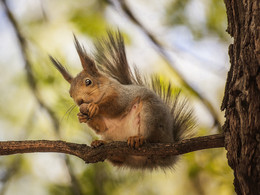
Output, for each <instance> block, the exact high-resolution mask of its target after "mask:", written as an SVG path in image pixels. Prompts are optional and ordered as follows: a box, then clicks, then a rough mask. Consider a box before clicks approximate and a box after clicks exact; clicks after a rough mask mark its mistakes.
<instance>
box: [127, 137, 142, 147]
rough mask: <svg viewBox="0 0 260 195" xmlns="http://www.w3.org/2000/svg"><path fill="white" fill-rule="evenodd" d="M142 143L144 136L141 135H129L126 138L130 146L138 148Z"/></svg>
mask: <svg viewBox="0 0 260 195" xmlns="http://www.w3.org/2000/svg"><path fill="white" fill-rule="evenodd" d="M143 144H144V137H143V136H141V135H137V136H131V137H129V138H128V139H127V145H128V146H130V147H131V148H135V149H137V148H139V147H140V146H142V145H143Z"/></svg>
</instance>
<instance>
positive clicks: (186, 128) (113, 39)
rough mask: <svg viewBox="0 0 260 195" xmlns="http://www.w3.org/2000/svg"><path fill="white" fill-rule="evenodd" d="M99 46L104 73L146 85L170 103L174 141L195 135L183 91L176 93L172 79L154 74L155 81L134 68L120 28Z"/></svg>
mask: <svg viewBox="0 0 260 195" xmlns="http://www.w3.org/2000/svg"><path fill="white" fill-rule="evenodd" d="M95 47H96V53H95V60H96V61H97V63H98V67H99V69H101V70H102V71H103V72H104V73H106V74H108V75H109V76H111V77H112V78H114V79H116V80H117V81H118V82H120V83H121V84H123V85H131V84H135V85H141V86H144V85H145V86H147V87H148V88H150V89H152V90H153V91H154V92H155V93H156V94H157V95H158V96H159V97H160V98H161V99H162V100H163V102H165V104H166V105H168V107H169V109H170V111H171V115H172V117H173V119H174V120H173V125H172V126H173V129H172V131H173V136H174V141H176V142H177V141H180V140H182V139H185V138H188V137H191V136H192V135H193V129H194V126H195V119H194V116H193V113H192V109H190V108H189V106H188V104H187V103H188V102H187V99H185V98H181V97H180V92H179V91H178V92H177V93H176V92H175V91H176V90H174V89H173V87H172V86H171V84H170V83H168V84H165V83H163V82H162V81H161V80H160V79H159V77H152V79H151V81H148V79H145V77H144V76H142V75H141V74H140V73H139V71H138V69H137V68H136V67H134V70H133V71H131V69H130V67H129V65H128V62H127V57H126V53H125V45H124V39H123V37H122V35H121V33H120V32H119V31H118V32H116V33H112V32H111V31H108V38H107V39H105V38H103V39H100V40H98V41H97V42H96V44H95Z"/></svg>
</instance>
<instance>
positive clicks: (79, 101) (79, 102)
mask: <svg viewBox="0 0 260 195" xmlns="http://www.w3.org/2000/svg"><path fill="white" fill-rule="evenodd" d="M76 103H77V104H78V106H80V105H81V104H82V103H83V99H81V98H80V99H77V100H76Z"/></svg>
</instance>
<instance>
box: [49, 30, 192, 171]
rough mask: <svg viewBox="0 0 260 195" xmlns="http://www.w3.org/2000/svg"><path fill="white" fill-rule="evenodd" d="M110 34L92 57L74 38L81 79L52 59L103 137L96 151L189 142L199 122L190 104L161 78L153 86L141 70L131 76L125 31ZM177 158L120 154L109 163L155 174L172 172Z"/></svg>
mask: <svg viewBox="0 0 260 195" xmlns="http://www.w3.org/2000/svg"><path fill="white" fill-rule="evenodd" d="M107 34H108V36H107V38H103V39H100V40H99V41H98V42H97V43H96V44H95V50H96V52H95V53H94V55H92V56H91V55H89V54H88V53H87V52H86V50H85V48H84V47H83V46H81V45H80V43H79V42H78V40H77V38H76V36H75V35H74V44H75V47H76V50H77V53H78V55H79V58H80V61H81V65H82V67H83V70H82V71H81V72H80V73H79V74H78V75H77V76H76V77H72V76H71V75H70V73H69V72H68V71H67V70H66V69H65V68H64V66H63V65H62V64H61V63H60V62H59V61H58V60H56V59H54V58H53V57H51V56H50V59H51V61H52V63H53V64H54V66H55V67H56V68H57V69H58V71H59V72H60V73H61V74H62V76H63V77H64V79H65V80H66V81H68V82H69V83H70V90H69V93H70V96H71V97H72V98H73V100H74V101H75V103H76V104H77V105H78V107H79V110H80V112H79V113H78V119H79V122H80V123H87V125H88V126H89V127H90V128H91V129H93V130H94V131H95V132H96V133H97V134H99V135H101V137H102V140H95V141H93V142H92V143H91V146H92V147H98V146H100V145H102V144H105V143H107V142H111V141H127V144H128V145H129V146H130V147H132V148H139V147H141V146H142V145H143V144H144V143H145V142H149V143H174V142H178V141H180V140H183V139H185V138H187V137H190V133H191V132H192V129H193V127H194V124H195V123H194V116H193V113H192V109H190V108H189V107H188V105H187V100H186V99H183V100H180V95H179V93H177V94H176V95H174V93H173V87H172V86H171V84H170V83H169V84H164V83H162V81H161V80H160V79H159V77H152V78H151V79H150V82H148V81H147V79H145V78H144V77H143V76H141V74H140V73H139V71H138V69H137V68H135V69H134V71H131V69H130V67H129V65H128V61H127V57H126V52H125V44H124V39H123V37H122V35H121V33H120V31H119V30H118V31H117V32H115V33H113V32H111V31H108V32H107ZM93 56H94V57H93ZM94 59H95V60H94ZM176 159H177V157H176V156H156V155H151V156H134V155H123V154H120V155H117V154H115V155H114V156H111V157H109V159H108V160H109V161H110V162H112V164H114V165H116V166H119V167H122V166H123V167H130V168H136V169H154V168H159V167H160V168H167V167H172V166H173V165H174V163H175V162H176Z"/></svg>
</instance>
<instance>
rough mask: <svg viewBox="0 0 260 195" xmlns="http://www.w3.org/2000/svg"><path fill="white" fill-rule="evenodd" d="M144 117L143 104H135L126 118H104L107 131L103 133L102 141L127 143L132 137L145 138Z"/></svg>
mask: <svg viewBox="0 0 260 195" xmlns="http://www.w3.org/2000/svg"><path fill="white" fill-rule="evenodd" d="M142 116H143V113H142V104H141V103H135V104H134V105H133V106H132V108H131V110H130V111H129V112H128V113H127V115H125V116H124V117H121V116H120V117H118V118H112V119H111V118H104V122H105V124H106V126H107V130H106V131H105V132H102V134H101V136H102V139H103V140H107V141H126V140H127V139H128V138H129V137H131V136H137V135H142V136H145V135H144V124H142V122H141V121H142V120H140V118H141V117H142Z"/></svg>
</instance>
